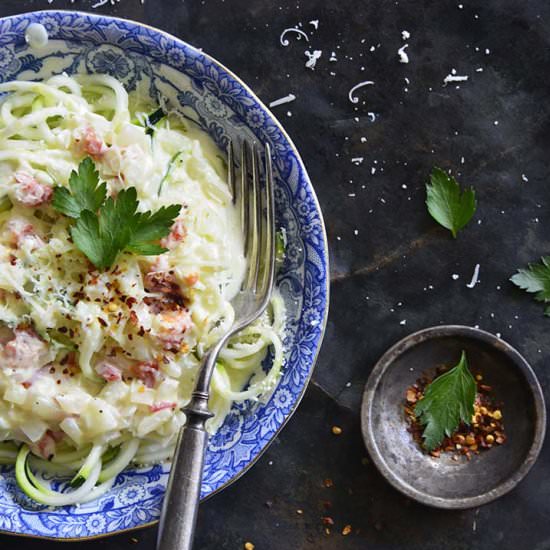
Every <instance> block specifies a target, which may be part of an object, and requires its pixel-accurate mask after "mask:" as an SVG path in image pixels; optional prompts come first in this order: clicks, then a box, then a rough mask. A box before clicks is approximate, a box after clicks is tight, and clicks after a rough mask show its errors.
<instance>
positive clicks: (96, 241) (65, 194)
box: [54, 158, 181, 269]
mask: <svg viewBox="0 0 550 550" xmlns="http://www.w3.org/2000/svg"><path fill="white" fill-rule="evenodd" d="M69 185H70V187H71V191H69V190H68V189H65V188H62V187H58V188H56V189H55V193H56V195H54V207H55V208H56V209H57V210H58V211H59V212H61V213H63V214H65V215H66V216H69V217H71V218H75V219H76V222H75V224H74V225H73V226H72V227H71V229H70V231H71V236H72V238H73V241H74V243H75V245H76V246H77V247H78V248H79V249H80V250H81V251H82V252H83V253H84V254H85V255H86V256H87V257H88V259H89V260H90V261H91V262H92V263H93V264H94V265H95V266H96V267H97V268H100V269H106V268H109V267H111V266H112V265H113V264H114V262H115V260H116V257H117V255H118V254H119V252H122V251H123V250H128V251H130V252H134V253H136V254H142V255H147V256H151V255H157V254H162V253H163V252H166V251H167V249H166V248H163V247H162V246H160V245H159V244H158V241H159V240H160V239H162V238H163V237H165V236H166V235H168V234H169V233H170V228H171V227H172V224H173V223H174V220H175V219H176V218H177V217H178V215H179V213H180V210H181V206H180V205H177V204H172V205H170V206H163V207H162V208H160V209H159V210H157V211H156V212H154V213H152V212H149V211H147V212H138V206H139V202H138V199H137V191H136V188H135V187H129V188H128V189H124V190H122V191H121V192H120V193H119V194H118V195H117V197H116V198H113V197H109V198H107V199H105V197H106V195H107V187H106V185H105V183H102V184H99V174H98V173H97V171H96V170H95V166H94V164H93V161H92V160H91V159H89V158H87V159H85V160H83V161H82V162H81V163H80V166H79V167H78V173H76V172H73V173H72V174H71V178H70V180H69ZM56 198H57V200H56Z"/></svg>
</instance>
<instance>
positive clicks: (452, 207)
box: [426, 167, 477, 238]
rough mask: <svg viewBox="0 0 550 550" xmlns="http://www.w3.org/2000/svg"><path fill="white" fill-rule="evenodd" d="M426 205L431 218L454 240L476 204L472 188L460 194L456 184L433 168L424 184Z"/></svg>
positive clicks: (440, 171) (445, 174) (470, 216)
mask: <svg viewBox="0 0 550 550" xmlns="http://www.w3.org/2000/svg"><path fill="white" fill-rule="evenodd" d="M426 205H427V207H428V212H429V213H430V214H431V216H432V218H433V219H434V220H435V221H436V222H438V223H439V224H441V225H442V226H443V227H445V228H446V229H448V230H449V231H450V232H451V233H452V234H453V237H455V238H456V234H457V233H458V232H459V231H460V230H461V229H462V228H463V227H464V226H465V225H466V224H467V223H468V222H469V221H470V220H471V219H472V216H473V215H474V212H475V211H476V207H477V202H476V195H475V191H474V190H473V188H471V187H470V188H469V189H465V190H464V191H463V192H462V193H461V191H460V185H458V182H457V181H456V180H455V179H454V178H453V177H452V176H449V175H448V174H447V173H445V172H444V171H443V170H441V168H437V167H435V168H434V169H433V170H432V173H431V176H430V183H428V184H426Z"/></svg>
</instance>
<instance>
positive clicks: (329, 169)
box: [0, 0, 550, 550]
mask: <svg viewBox="0 0 550 550" xmlns="http://www.w3.org/2000/svg"><path fill="white" fill-rule="evenodd" d="M93 3H94V2H93V0H75V2H74V3H71V2H70V0H53V2H52V3H51V4H49V3H48V2H47V0H1V2H0V15H8V14H11V13H17V12H20V11H22V10H32V9H38V8H48V7H58V8H63V7H65V8H71V7H72V8H77V9H91V5H92V4H93ZM459 5H462V6H463V7H462V9H461V8H459ZM97 11H98V12H101V13H109V14H112V15H117V16H121V17H129V18H132V19H137V20H140V21H144V22H147V23H148V24H150V25H153V26H156V27H160V28H162V29H164V30H166V31H168V32H171V33H173V34H175V35H177V36H179V37H181V38H183V39H184V40H187V41H188V42H190V43H192V44H193V45H195V46H199V47H201V48H203V49H204V50H205V51H207V52H208V53H210V54H212V55H213V56H215V57H216V58H218V59H219V60H220V61H221V62H222V63H224V64H225V65H227V66H228V67H230V68H231V69H232V70H234V71H235V72H236V73H237V74H238V75H239V76H240V77H242V78H243V79H244V80H245V81H246V82H247V83H248V84H249V85H250V86H251V87H252V88H253V90H254V91H255V92H256V93H257V94H258V95H259V96H260V97H261V98H262V99H263V100H264V101H266V102H269V101H272V100H274V99H277V98H279V97H283V96H285V95H287V94H289V93H294V94H295V95H296V96H297V99H296V101H294V102H293V103H289V104H287V105H283V106H280V107H276V108H274V109H273V110H274V112H275V113H276V114H277V116H279V118H280V119H281V121H282V122H283V124H284V125H285V127H286V129H287V130H288V132H289V134H290V136H291V137H292V139H293V140H294V142H295V143H296V145H297V147H298V149H299V150H300V152H301V154H302V157H303V159H304V162H305V164H306V167H307V168H308V172H309V174H310V176H311V179H312V180H313V182H314V185H315V188H316V191H317V194H318V196H319V200H320V203H321V207H322V208H323V212H324V215H325V221H326V224H327V230H328V237H329V243H330V246H331V253H332V270H333V272H332V304H331V313H330V319H329V324H328V330H327V335H326V337H325V341H324V344H323V349H322V352H321V355H320V359H319V363H318V366H317V369H316V371H315V374H314V380H313V383H312V384H311V386H310V388H309V390H308V392H307V395H306V396H305V398H304V401H303V402H302V404H301V405H300V408H299V409H298V411H297V413H296V415H295V416H294V417H293V419H292V420H291V421H290V423H289V424H288V426H287V427H286V428H285V430H284V431H283V432H282V433H281V435H280V437H279V438H278V440H277V441H276V442H275V443H274V444H273V446H272V447H271V448H270V449H269V451H268V452H267V453H266V454H265V455H264V456H263V458H262V459H261V460H260V461H259V463H258V464H257V465H256V466H255V467H254V468H253V469H252V470H251V471H250V472H249V473H247V475H246V476H244V477H243V478H242V479H241V480H239V481H238V482H237V483H236V484H235V485H233V486H232V487H230V488H228V489H227V490H225V491H224V492H222V493H220V494H219V495H216V496H215V497H213V498H212V499H211V500H209V501H207V502H206V503H204V504H203V505H202V506H201V509H200V511H199V520H198V527H197V529H198V531H197V548H198V549H199V550H226V549H230V550H233V549H237V550H238V549H240V548H242V547H243V544H244V542H245V541H251V542H253V543H254V544H255V545H256V549H257V550H281V549H286V548H289V549H290V548H291V549H300V550H301V549H306V550H307V549H309V548H311V549H315V550H340V549H350V550H363V549H369V550H400V549H405V548H406V549H407V550H441V549H442V548H445V549H446V550H497V549H498V550H517V549H521V550H549V549H550V522H549V521H548V520H549V517H550V498H548V495H549V494H550V447H549V446H548V444H545V446H544V447H543V450H542V453H541V455H540V457H539V460H538V461H537V463H536V464H535V466H534V468H533V469H532V471H531V472H530V473H529V475H528V476H527V477H526V478H525V480H524V481H523V482H522V483H521V484H520V485H519V486H518V487H517V488H516V489H514V490H513V491H512V492H510V493H509V494H507V495H505V496H504V497H502V498H501V499H499V500H497V501H495V502H493V503H491V504H488V505H486V506H483V507H481V508H477V509H474V510H466V511H444V510H435V509H430V508H427V507H425V506H422V505H420V504H417V503H415V502H413V501H411V500H410V499H408V498H406V497H404V496H403V495H401V494H400V493H399V492H397V491H396V490H395V489H394V488H393V487H391V485H390V484H388V483H387V482H386V481H385V480H384V479H383V478H382V476H380V474H379V473H378V472H377V470H376V468H375V467H374V465H373V464H372V463H370V462H369V461H368V460H367V459H366V458H367V457H366V451H365V447H364V444H363V441H362V437H361V430H360V405H361V396H362V392H363V388H364V385H365V382H366V380H367V378H368V375H369V373H370V371H371V370H372V367H373V366H374V364H375V363H376V361H377V360H378V358H379V357H380V356H381V355H382V353H383V352H384V351H385V350H386V349H387V348H388V347H389V346H390V345H391V344H393V343H394V342H395V341H397V340H398V339H399V338H402V337H403V336H406V335H407V334H408V333H410V332H413V331H415V330H419V329H422V328H424V327H427V326H432V325H435V324H440V323H441V324H444V323H445V324H452V323H456V324H465V325H472V326H473V325H476V324H479V325H480V327H481V328H483V329H486V330H488V331H490V332H493V333H496V332H500V333H501V334H502V337H503V338H504V339H505V340H507V341H509V342H510V343H511V344H512V345H513V346H514V347H516V348H517V349H518V350H519V351H520V352H521V353H522V354H523V355H524V356H525V357H526V359H527V360H528V361H529V363H530V364H531V365H532V366H533V369H534V370H535V372H536V374H537V376H538V378H539V380H540V382H541V385H542V388H543V391H544V393H545V395H546V396H547V397H548V396H549V395H550V394H549V392H550V364H549V363H550V362H549V358H550V353H549V351H550V349H549V346H548V333H549V330H550V319H547V318H545V317H543V315H542V309H541V305H540V304H537V303H535V302H534V301H532V300H531V299H530V298H529V297H528V296H527V295H525V294H524V293H522V292H520V291H518V290H517V289H515V288H514V287H513V286H512V285H511V284H510V283H509V282H508V278H509V276H510V275H511V274H512V273H513V272H514V271H515V270H516V268H517V267H520V266H523V265H525V264H526V263H527V262H529V261H536V260H537V258H538V257H539V256H541V255H543V254H546V253H548V250H549V249H550V237H549V236H550V231H549V224H550V217H549V216H548V204H549V198H550V195H549V186H548V184H549V181H550V169H549V167H548V151H549V150H550V89H549V85H548V76H547V75H548V67H549V66H550V4H549V3H548V2H547V1H545V0H530V1H528V2H527V1H523V0H484V1H483V2H482V1H480V0H475V1H466V0H452V1H451V0H368V1H367V0H339V1H338V2H327V1H326V0H307V1H304V0H273V1H268V0H252V1H250V0H225V1H224V0H145V2H144V4H141V3H140V1H139V0H121V1H120V2H119V3H115V5H105V6H103V7H101V8H97ZM312 20H318V21H319V29H318V30H317V31H315V29H314V26H313V25H311V24H310V23H309V21H312ZM299 22H301V23H302V24H303V25H304V29H306V30H307V32H308V33H313V34H311V35H310V41H309V46H311V49H312V50H314V49H318V50H321V51H322V56H321V58H320V59H319V61H318V62H317V66H316V68H315V70H314V71H312V70H310V69H307V68H305V67H304V64H305V62H306V61H307V58H306V57H305V55H304V50H305V49H306V43H305V42H304V40H302V41H300V42H298V41H295V40H294V39H293V37H289V39H290V41H291V43H290V45H289V46H288V47H286V48H284V47H282V46H281V45H280V42H279V36H280V34H281V32H282V31H283V29H285V28H287V27H292V26H294V25H296V24H297V23H299ZM403 30H407V31H409V32H410V33H411V38H410V40H408V43H409V48H408V49H407V50H406V51H407V53H408V54H409V58H410V63H409V64H401V63H399V59H398V56H397V50H398V49H399V48H400V47H401V46H402V45H403V43H404V42H403V41H402V39H401V31H403ZM378 44H380V46H379V47H377V45H378ZM371 47H374V51H372V52H371V51H370V50H371ZM486 50H488V52H489V53H485V52H486ZM333 51H334V53H335V54H336V58H337V59H338V61H337V62H331V61H329V58H330V57H331V53H332V52H333ZM362 67H364V70H362ZM453 68H455V69H456V71H457V74H459V75H468V76H469V77H470V78H469V80H468V81H467V82H463V83H459V84H460V89H456V87H455V86H447V87H445V88H444V87H443V86H442V84H443V79H444V78H445V76H447V75H448V74H449V73H450V72H451V70H452V69H453ZM478 68H482V69H483V71H482V72H476V69H478ZM331 73H334V76H333V75H331ZM404 78H408V79H409V83H408V84H407V82H406V81H405V80H404ZM363 80H373V81H375V85H373V86H369V87H367V88H363V90H360V91H359V92H358V97H359V98H360V102H359V103H358V104H352V103H350V101H349V100H348V92H349V90H350V88H351V87H352V86H354V85H355V84H357V83H358V82H361V81H363ZM405 88H406V89H407V90H408V91H405ZM363 100H365V101H366V103H365V104H364V105H363V104H362V101H363ZM356 107H357V110H355V108H356ZM368 112H373V113H376V120H375V121H374V122H372V116H370V117H369V115H368ZM287 113H290V114H291V116H289V115H288V114H287ZM495 121H498V124H495ZM362 137H364V138H366V141H362V140H361V138H362ZM354 157H363V158H364V161H363V163H362V164H361V165H359V166H355V165H354V164H353V163H352V162H351V159H352V158H354ZM462 157H464V163H462V162H461V158H462ZM375 161H376V163H375ZM434 165H439V166H441V167H442V168H451V169H453V171H454V173H455V174H456V173H458V174H459V176H458V179H459V181H461V182H462V183H464V184H468V185H473V186H475V188H476V190H477V194H478V198H479V209H478V212H477V214H476V216H475V219H474V221H473V222H472V223H471V224H470V225H469V226H468V227H467V228H466V229H465V230H464V231H463V232H462V233H461V234H459V236H458V239H456V240H454V239H452V238H451V237H450V235H449V233H448V232H447V231H445V230H443V229H441V228H439V227H438V226H437V225H436V224H435V223H434V222H433V220H432V219H431V218H430V217H429V215H428V214H427V212H426V208H425V205H424V198H425V192H424V183H425V181H426V177H427V175H428V174H429V172H430V170H431V168H432V166H434ZM372 168H375V169H376V170H375V173H374V174H373V173H372ZM382 169H383V170H382ZM522 174H524V175H525V177H526V178H527V179H528V181H527V182H526V181H524V180H523V179H522V177H521V176H522ZM363 186H364V187H363ZM403 186H406V188H404V187H403ZM354 193H355V197H351V196H349V195H350V194H354ZM382 199H383V200H384V201H385V202H382ZM479 221H480V222H481V223H478V222H479ZM355 231H357V234H356V233H355ZM476 263H480V264H481V275H480V283H479V284H478V285H477V286H476V287H475V288H473V289H469V288H467V287H466V283H467V282H469V280H470V277H471V274H472V271H473V269H474V265H475V264H476ZM453 274H458V275H459V276H460V278H459V279H458V280H454V279H452V277H451V276H452V275H453ZM402 321H406V323H405V324H404V325H402V324H400V323H401V322H402ZM348 383H349V386H348ZM333 425H338V426H340V427H341V428H342V429H343V433H342V435H340V436H334V435H332V434H331V427H332V426H333ZM326 479H331V480H332V486H331V487H326V486H325V485H326V484H325V483H324V480H326ZM328 485H330V483H328ZM328 502H330V503H331V506H330V507H329V504H328ZM297 510H301V511H302V513H297ZM323 516H330V517H331V518H332V519H333V520H334V526H333V527H331V528H330V530H331V532H330V534H329V535H327V534H326V533H325V526H324V525H323V524H322V521H321V517H323ZM0 521H1V518H0ZM348 524H349V525H351V526H352V532H351V533H350V534H349V535H347V536H343V535H342V534H341V532H342V529H343V528H344V526H345V525H348ZM132 537H134V538H135V540H136V541H137V542H135V543H133V542H132ZM155 537H156V529H154V528H153V529H148V530H145V531H142V532H137V533H135V534H133V535H132V534H123V535H121V536H118V537H112V538H110V539H105V540H100V541H95V542H88V543H83V544H81V545H80V546H79V547H80V548H82V549H83V550H88V549H92V548H93V549H94V550H98V549H104V550H119V549H126V548H135V549H136V550H152V549H153V548H154V544H155ZM0 545H1V546H2V548H7V549H9V550H11V549H12V548H21V549H22V550H38V549H40V550H52V549H57V548H59V546H60V544H59V543H55V542H40V541H23V540H18V539H14V538H8V537H0ZM70 546H71V547H72V546H76V545H74V544H72V543H71V544H70Z"/></svg>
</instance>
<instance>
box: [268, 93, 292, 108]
mask: <svg viewBox="0 0 550 550" xmlns="http://www.w3.org/2000/svg"><path fill="white" fill-rule="evenodd" d="M295 99H296V96H295V95H294V94H288V95H285V96H284V97H280V98H279V99H275V100H273V101H272V102H271V103H270V104H269V106H270V107H278V106H279V105H284V104H285V103H290V102H291V101H294V100H295Z"/></svg>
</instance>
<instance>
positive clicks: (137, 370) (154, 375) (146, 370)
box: [132, 361, 160, 388]
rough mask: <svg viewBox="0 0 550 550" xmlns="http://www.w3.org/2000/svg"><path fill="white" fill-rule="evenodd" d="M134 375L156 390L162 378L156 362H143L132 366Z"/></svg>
mask: <svg viewBox="0 0 550 550" xmlns="http://www.w3.org/2000/svg"><path fill="white" fill-rule="evenodd" d="M132 373H133V374H134V376H135V377H136V378H138V379H139V380H141V381H142V382H143V383H144V384H145V385H146V386H147V387H148V388H154V387H155V384H156V383H157V379H158V378H159V376H160V372H159V366H158V363H157V362H156V361H142V362H140V363H138V364H137V365H133V366H132Z"/></svg>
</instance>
